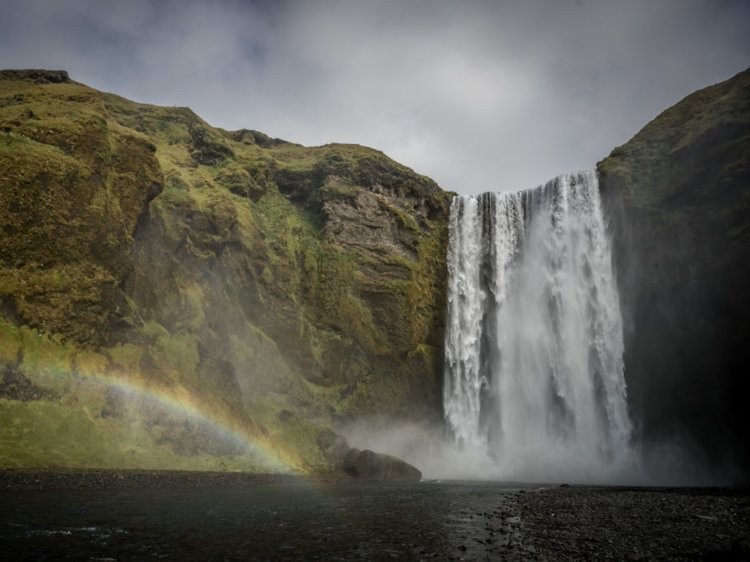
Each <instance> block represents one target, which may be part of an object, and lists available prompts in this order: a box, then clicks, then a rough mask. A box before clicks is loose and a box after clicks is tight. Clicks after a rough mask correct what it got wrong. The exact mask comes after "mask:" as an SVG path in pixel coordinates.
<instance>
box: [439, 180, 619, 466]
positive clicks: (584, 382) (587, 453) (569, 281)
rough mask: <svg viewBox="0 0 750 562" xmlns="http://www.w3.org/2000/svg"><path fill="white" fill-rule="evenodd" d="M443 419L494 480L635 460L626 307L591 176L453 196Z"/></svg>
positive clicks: (596, 189) (594, 182) (458, 440)
mask: <svg viewBox="0 0 750 562" xmlns="http://www.w3.org/2000/svg"><path fill="white" fill-rule="evenodd" d="M449 228H450V242H449V248H448V317H447V323H446V335H445V344H446V345H445V353H446V367H445V382H444V399H443V404H444V411H445V417H446V420H447V422H448V425H449V427H450V429H451V431H452V433H453V436H454V438H455V440H456V442H457V443H458V444H459V445H460V446H461V447H463V448H466V449H471V450H481V451H483V452H484V453H486V455H487V456H488V457H489V458H490V459H492V462H493V463H494V466H496V467H497V469H498V473H497V474H496V475H495V476H503V477H513V478H521V479H530V478H545V479H565V478H567V479H575V478H578V479H580V480H586V479H588V480H592V479H593V480H596V479H602V478H606V477H605V476H604V474H605V473H606V472H607V470H609V469H610V468H612V467H616V466H618V465H619V464H622V461H623V459H625V458H627V457H628V455H629V443H630V435H631V422H630V418H629V416H628V411H627V402H626V387H625V379H624V365H623V334H622V320H621V316H620V307H619V300H618V294H617V288H616V285H615V280H614V275H613V271H612V260H611V250H610V241H609V238H608V235H607V232H606V228H605V224H604V220H603V218H602V211H601V204H600V199H599V187H598V182H597V178H596V175H595V173H593V172H580V173H576V174H567V175H562V176H559V177H557V178H555V179H553V180H551V181H550V182H548V183H547V184H546V185H544V186H540V187H537V188H536V189H532V190H528V191H522V192H519V193H502V194H494V193H485V194H483V195H479V196H457V197H455V198H454V199H453V202H452V205H451V214H450V227H449Z"/></svg>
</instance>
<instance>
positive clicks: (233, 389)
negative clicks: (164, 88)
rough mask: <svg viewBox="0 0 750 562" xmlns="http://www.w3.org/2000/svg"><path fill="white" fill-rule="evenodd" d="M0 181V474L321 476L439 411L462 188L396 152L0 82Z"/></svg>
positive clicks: (62, 80)
mask: <svg viewBox="0 0 750 562" xmlns="http://www.w3.org/2000/svg"><path fill="white" fill-rule="evenodd" d="M0 181H1V183H2V189H0V233H2V244H0V350H1V351H2V354H0V360H1V361H2V365H0V373H1V374H2V378H0V464H2V465H5V466H7V465H11V466H13V465H16V466H43V465H47V466H115V465H117V466H145V465H143V462H145V461H143V459H145V458H151V459H157V460H153V461H152V462H153V463H156V464H158V465H159V466H162V467H185V466H187V465H189V466H192V467H195V466H205V467H207V468H208V467H212V468H222V467H224V468H243V467H244V468H245V469H248V468H250V469H252V467H253V466H256V467H257V466H262V467H265V468H267V466H266V465H267V464H268V462H267V461H268V459H265V458H264V456H263V455H260V456H258V455H255V456H254V457H253V456H252V454H251V453H252V451H251V450H250V449H246V448H243V447H242V446H239V445H237V444H236V443H234V442H233V441H232V440H231V439H230V440H229V441H226V442H223V443H224V445H223V446H221V447H219V446H214V444H215V441H216V439H214V438H213V437H212V435H213V434H212V433H211V432H212V431H213V432H215V431H217V427H219V428H224V429H226V428H228V427H229V428H232V429H233V431H234V433H237V432H239V433H241V434H242V435H244V436H245V437H247V441H248V442H252V443H255V444H259V445H260V446H261V448H262V449H264V450H265V451H266V452H268V451H271V456H272V457H278V458H280V459H281V460H282V462H283V463H284V464H286V465H288V466H290V467H292V468H294V469H299V470H308V471H310V470H312V471H320V470H327V469H330V467H331V466H330V465H331V459H330V458H329V457H328V456H326V454H325V451H324V450H323V449H322V448H321V447H320V446H319V445H318V443H317V437H318V435H319V434H320V431H321V430H322V429H323V428H325V427H328V426H330V425H331V424H333V423H335V422H337V421H341V420H346V419H350V418H351V417H353V416H356V415H359V414H366V413H370V412H374V411H378V412H381V413H382V412H388V413H391V414H394V415H399V416H405V417H408V416H410V415H415V414H416V412H415V404H418V405H423V410H424V411H421V412H419V413H425V411H426V412H427V413H430V412H431V413H432V414H433V415H434V414H435V413H437V412H439V401H440V398H439V396H440V367H441V364H442V356H441V353H442V352H441V345H442V321H443V318H442V315H443V309H444V306H443V299H444V292H445V291H444V282H445V262H444V255H445V247H446V244H447V231H446V221H447V213H448V204H449V195H448V194H447V193H445V192H443V191H442V190H440V188H439V187H438V186H437V185H436V184H435V183H434V182H432V181H431V180H429V179H427V178H425V177H423V176H419V175H418V174H415V173H414V172H413V171H411V170H409V169H408V168H405V167H403V166H401V165H399V164H397V163H396V162H394V161H392V160H390V159H389V158H388V157H386V156H385V155H384V154H382V153H380V152H378V151H375V150H372V149H368V148H364V147H360V146H356V145H336V144H332V145H326V146H323V147H303V146H300V145H296V144H292V143H289V142H285V141H282V140H279V139H273V138H270V137H268V136H266V135H264V134H263V133H259V132H257V131H251V130H240V131H224V130H221V129H217V128H214V127H211V126H210V125H208V124H207V123H205V122H204V121H202V120H201V119H200V118H199V117H198V116H196V115H195V114H194V113H193V112H192V111H190V110H189V109H187V108H167V107H156V106H150V105H144V104H138V103H135V102H131V101H128V100H125V99H123V98H121V97H118V96H115V95H112V94H106V93H102V92H98V91H96V90H93V89H91V88H89V87H87V86H84V85H82V84H78V83H76V82H73V81H70V80H69V79H68V78H67V75H65V73H62V72H59V71H57V72H50V71H3V72H1V73H0ZM118 385H119V386H118ZM123 385H125V387H126V388H129V389H131V391H132V389H137V391H136V392H135V394H140V395H143V396H149V397H151V398H149V399H148V400H146V399H145V398H142V399H140V401H138V404H140V405H139V406H138V407H137V408H136V410H138V411H137V416H136V419H138V420H139V425H138V427H130V426H129V425H128V424H130V423H131V421H132V420H133V419H134V412H133V410H132V409H131V410H128V411H126V410H125V408H126V407H125V406H124V404H125V402H128V401H127V400H125V399H124V398H123V396H124V395H122V393H121V392H119V391H118V390H117V389H118V388H120V389H121V387H123ZM118 392H119V394H118ZM131 394H132V392H131ZM153 397H157V399H156V402H154V403H153V404H152V403H151V402H149V400H152V399H153ZM132 401H133V400H132V397H131V400H130V402H132ZM185 403H189V404H191V407H192V408H193V410H195V411H197V412H199V413H200V414H201V415H202V416H203V418H205V419H204V421H205V422H206V424H207V425H206V427H203V426H202V425H201V423H202V422H201V423H196V422H195V419H194V418H195V415H193V416H192V419H191V416H190V415H188V414H187V413H186V412H185V410H184V408H183V409H182V411H180V406H181V405H182V406H184V404H185ZM193 414H195V412H193ZM199 417H201V416H199ZM203 418H201V419H203ZM55 420H60V421H59V423H58V422H57V421H55ZM62 420H66V421H64V422H63V421H62ZM44 427H47V428H48V430H44V429H42V428H44ZM50 435H54V440H55V441H56V442H57V446H56V447H53V448H50V447H48V445H47V441H46V440H49V439H50ZM97 435H98V436H99V437H101V439H100V438H98V437H96V436H97ZM81 440H84V441H86V442H87V443H88V442H89V441H90V442H91V443H90V445H91V446H89V445H86V446H83V445H81V446H79V445H78V444H77V443H79V442H81ZM97 440H98V441H97ZM95 441H97V442H99V443H101V446H94V445H93V443H94V442H95ZM212 447H213V448H212ZM217 447H218V448H217ZM52 450H54V451H56V452H51V451H52ZM156 450H158V451H159V454H158V455H152V456H149V455H150V454H151V453H148V454H147V452H148V451H156ZM65 451H67V452H65ZM87 451H90V452H87ZM91 451H99V452H96V453H94V452H91ZM117 451H119V452H117ZM134 451H135V452H134ZM126 453H127V454H128V455H131V456H130V457H128V458H130V459H134V460H132V461H125V460H122V459H123V457H122V455H125V454H126ZM201 455H202V456H201ZM243 455H244V456H243ZM266 456H267V455H266ZM198 457H200V458H201V459H203V460H201V461H199V462H198V461H196V460H195V459H196V458H198ZM186 458H187V459H188V460H187V461H185V459H186ZM138 459H140V460H138ZM212 459H213V460H212ZM238 459H239V460H238ZM243 459H244V460H243ZM191 463H192V464H191ZM243 463H244V464H243ZM253 463H255V464H253ZM264 463H265V464H264ZM149 466H152V467H153V465H149Z"/></svg>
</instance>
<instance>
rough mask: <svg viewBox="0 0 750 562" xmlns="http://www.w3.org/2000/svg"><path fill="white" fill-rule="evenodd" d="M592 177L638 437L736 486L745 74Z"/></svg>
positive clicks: (745, 245)
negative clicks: (608, 246)
mask: <svg viewBox="0 0 750 562" xmlns="http://www.w3.org/2000/svg"><path fill="white" fill-rule="evenodd" d="M598 170H599V174H600V180H601V189H602V197H603V202H604V205H605V208H606V211H607V213H608V216H609V220H610V225H611V228H612V230H613V235H614V254H615V256H616V258H615V259H616V263H615V266H616V273H617V276H618V284H619V288H620V295H621V299H622V302H621V304H622V308H623V313H624V320H625V329H626V332H625V365H626V373H625V374H626V378H627V383H628V391H629V399H630V403H631V406H632V408H633V410H634V412H633V414H634V416H633V417H634V419H635V420H636V421H638V422H640V423H641V424H642V426H641V427H640V430H641V433H642V436H643V438H644V439H645V441H646V442H658V441H661V440H672V439H680V440H681V441H682V443H683V445H684V446H685V447H687V448H689V449H691V450H692V452H693V453H694V454H695V456H696V458H699V459H701V460H702V461H703V462H704V463H705V465H706V466H707V467H709V468H710V469H711V470H713V471H717V472H721V471H726V472H725V473H726V474H727V475H728V477H730V478H731V477H733V476H734V477H738V478H747V474H748V472H747V471H748V468H750V418H748V416H747V414H746V412H747V411H748V409H747V397H748V395H749V391H750V379H749V378H748V377H747V375H746V373H747V372H748V369H747V360H746V355H747V350H746V347H747V342H748V341H750V331H749V327H750V322H748V318H749V317H750V291H748V287H750V71H746V72H743V73H741V74H739V75H737V76H735V77H734V78H732V79H731V80H728V81H726V82H723V83H721V84H718V85H715V86H712V87H709V88H706V89H704V90H701V91H699V92H696V93H694V94H692V95H690V96H688V97H687V98H685V99H684V100H683V101H681V102H680V103H678V104H677V105H675V106H674V107H672V108H670V109H668V110H667V111H665V112H664V113H662V114H661V115H660V116H658V117H657V118H656V119H654V120H653V121H652V122H651V123H649V124H648V125H647V126H646V127H644V128H643V129H642V130H641V131H640V132H639V133H638V134H637V135H636V136H635V137H634V138H633V139H632V140H631V141H630V142H628V143H627V144H625V145H624V146H621V147H619V148H616V149H615V150H614V151H613V152H612V153H611V154H610V156H609V157H608V158H606V159H605V160H603V161H602V162H600V163H599V165H598ZM743 474H744V476H743Z"/></svg>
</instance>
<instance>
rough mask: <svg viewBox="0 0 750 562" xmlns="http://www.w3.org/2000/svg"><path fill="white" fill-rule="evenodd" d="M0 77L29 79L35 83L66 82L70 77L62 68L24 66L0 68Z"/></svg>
mask: <svg viewBox="0 0 750 562" xmlns="http://www.w3.org/2000/svg"><path fill="white" fill-rule="evenodd" d="M0 79H12V80H31V81H33V82H34V83H36V84H60V83H61V82H68V81H69V80H70V78H69V77H68V73H67V72H66V71H64V70H44V69H39V68H26V69H18V70H0Z"/></svg>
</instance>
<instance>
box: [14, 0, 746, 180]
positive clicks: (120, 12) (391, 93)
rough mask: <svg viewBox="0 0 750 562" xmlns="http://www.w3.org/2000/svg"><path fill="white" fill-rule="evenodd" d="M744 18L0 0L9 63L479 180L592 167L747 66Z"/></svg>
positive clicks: (664, 3)
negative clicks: (678, 105)
mask: <svg viewBox="0 0 750 562" xmlns="http://www.w3.org/2000/svg"><path fill="white" fill-rule="evenodd" d="M748 22H750V1H748V0H547V1H517V2H509V1H495V2H490V1H471V0H463V1H458V0H456V1H448V0H413V1H410V0H383V1H379V0H374V1H373V0H370V1H356V0H321V1H314V0H307V1H304V0H300V1H272V0H267V1H264V0H258V1H240V0H236V1H229V0H228V1H214V2H209V1H204V2H198V1H190V0H162V1H157V0H151V1H149V0H142V1H141V0H128V1H125V0H112V1H109V0H17V1H16V0H0V67H2V68H28V67H33V68H63V69H67V70H68V71H69V72H70V74H71V77H72V78H73V79H75V80H78V81H80V82H84V83H86V84H89V85H91V86H93V87H95V88H98V89H101V90H106V91H111V92H115V93H118V94H120V95H123V96H125V97H128V98H131V99H134V100H137V101H142V102H149V103H155V104H162V105H178V106H189V107H191V108H192V109H193V110H195V111H196V113H198V114H199V115H200V116H201V117H203V118H204V119H206V120H207V121H208V122H209V123H211V124H213V125H217V126H220V127H224V128H226V129H239V128H243V127H244V128H250V129H258V130H261V131H264V132H266V133H268V134H270V135H272V136H277V137H282V138H285V139H287V140H291V141H294V142H299V143H302V144H307V145H318V144H324V143H328V142H351V143H358V144H364V145H368V146H372V147H374V148H378V149H380V150H382V151H384V152H385V153H386V154H388V155H389V156H391V157H393V158H395V159H396V160H398V161H400V162H402V163H404V164H406V165H408V166H410V167H411V168H414V169H415V170H416V171H418V172H420V173H422V174H425V175H428V176H430V177H432V178H434V179H435V180H436V181H437V182H438V183H439V184H440V185H441V186H443V187H444V188H446V189H451V190H454V191H458V192H460V193H478V192H481V191H508V190H517V189H524V188H528V187H533V186H535V185H538V184H540V183H542V182H544V181H546V180H547V179H549V178H551V177H553V176H555V175H557V174H559V173H563V172H568V171H574V170H580V169H587V168H592V167H593V166H594V165H595V163H596V162H597V161H598V160H600V159H601V158H603V157H604V156H606V155H607V154H608V153H609V152H610V150H611V149H612V148H614V147H615V146H617V145H619V144H622V143H624V142H625V141H627V140H628V139H629V138H630V137H631V136H632V135H633V134H634V133H636V132H637V131H638V130H639V129H640V128H641V127H642V126H643V125H645V124H646V122H648V121H649V120H650V119H652V118H653V117H655V116H656V115H657V114H658V113H659V112H661V111H662V110H663V109H666V108H667V107H668V106H670V105H672V104H674V103H675V102H677V101H679V100H680V99H681V98H683V97H684V96H685V95H687V94H689V93H690V92H692V91H694V90H696V89H698V88H701V87H703V86H707V85H709V84H713V83H716V82H719V81H721V80H724V79H726V78H729V77H730V76H732V75H734V74H736V73H737V72H739V71H741V70H744V69H745V68H747V67H748V66H750V32H749V31H748V30H749V29H750V26H749V25H748Z"/></svg>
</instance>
